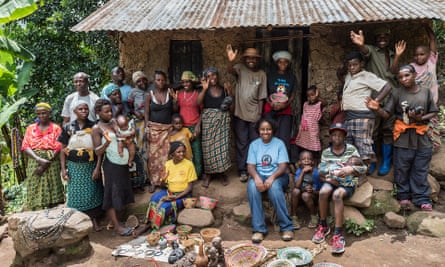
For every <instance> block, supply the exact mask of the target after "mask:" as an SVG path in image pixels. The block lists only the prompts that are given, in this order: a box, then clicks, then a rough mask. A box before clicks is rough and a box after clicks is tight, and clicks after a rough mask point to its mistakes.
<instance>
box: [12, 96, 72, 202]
mask: <svg viewBox="0 0 445 267" xmlns="http://www.w3.org/2000/svg"><path fill="white" fill-rule="evenodd" d="M35 112H36V115H37V122H36V123H33V124H31V125H29V126H28V127H27V128H26V132H25V136H24V137H23V142H22V147H21V150H22V151H23V152H24V153H25V154H26V155H27V156H28V157H29V160H28V166H27V168H26V177H27V181H26V190H27V199H26V202H25V210H39V209H45V208H51V207H53V206H55V205H57V204H59V203H63V202H64V201H65V194H64V192H63V185H62V180H61V179H60V163H59V152H60V150H61V149H62V144H61V143H60V142H58V141H57V138H58V137H59V135H60V133H61V132H62V129H61V128H60V126H59V125H57V124H55V123H53V122H52V121H51V119H50V118H51V106H50V105H49V104H47V103H38V104H37V105H36V106H35Z"/></svg>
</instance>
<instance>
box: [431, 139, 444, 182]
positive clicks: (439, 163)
mask: <svg viewBox="0 0 445 267" xmlns="http://www.w3.org/2000/svg"><path fill="white" fill-rule="evenodd" d="M444 158H445V146H443V145H442V146H440V147H439V150H438V151H437V153H434V154H433V158H432V159H431V163H430V173H431V174H432V175H433V176H434V177H435V178H436V179H437V180H438V181H445V164H443V159H444Z"/></svg>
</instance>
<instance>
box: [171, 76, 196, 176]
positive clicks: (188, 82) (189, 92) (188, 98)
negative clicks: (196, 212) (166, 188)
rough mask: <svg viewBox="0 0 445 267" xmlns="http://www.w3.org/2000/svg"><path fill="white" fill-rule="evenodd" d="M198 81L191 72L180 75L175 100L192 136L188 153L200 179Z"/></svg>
mask: <svg viewBox="0 0 445 267" xmlns="http://www.w3.org/2000/svg"><path fill="white" fill-rule="evenodd" d="M198 81H199V80H198V78H197V77H196V75H195V74H194V73H193V72H191V71H184V72H183V73H182V75H181V83H182V88H181V89H180V90H179V91H177V93H176V94H175V98H176V99H177V101H178V106H179V114H180V115H181V117H182V119H183V120H184V126H185V127H187V128H188V129H189V130H190V131H191V132H192V134H193V141H192V142H191V147H192V149H191V150H192V151H189V152H190V153H192V154H193V158H192V162H193V165H195V170H196V174H197V175H198V177H201V173H202V150H201V105H199V104H198V103H197V99H198V94H199V91H198V89H197V88H196V83H197V82H198ZM189 152H188V153H189Z"/></svg>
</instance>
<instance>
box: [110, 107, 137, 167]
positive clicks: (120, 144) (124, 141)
mask: <svg viewBox="0 0 445 267" xmlns="http://www.w3.org/2000/svg"><path fill="white" fill-rule="evenodd" d="M115 125H116V129H115V131H116V136H117V151H118V153H119V156H120V157H123V156H124V147H126V148H127V149H128V166H129V167H130V168H132V167H133V161H134V156H135V154H136V142H135V140H134V137H135V136H136V130H135V127H134V126H133V121H128V119H127V116H124V115H119V116H117V118H116V124H115Z"/></svg>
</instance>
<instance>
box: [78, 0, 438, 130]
mask: <svg viewBox="0 0 445 267" xmlns="http://www.w3.org/2000/svg"><path fill="white" fill-rule="evenodd" d="M430 19H441V20H445V1H443V0H399V1H387V0H372V1H369V0H211V1H210V0H168V1H165V0H137V1H135V0H111V1H109V2H107V3H106V4H104V5H103V6H102V7H101V8H100V9H99V10H97V11H95V12H94V13H93V14H91V15H90V16H88V17H87V18H85V19H84V20H83V21H81V22H80V23H79V24H77V25H75V26H74V27H73V28H72V30H73V31H108V32H110V33H111V34H116V35H117V36H118V38H119V51H120V65H121V66H122V67H123V68H124V69H125V71H126V72H127V74H131V73H132V72H134V71H136V70H143V71H144V72H145V73H147V75H149V76H150V75H151V73H153V71H154V70H164V71H166V72H167V73H168V75H169V78H170V81H171V82H177V81H179V79H180V75H181V73H182V71H183V70H192V71H194V72H195V73H197V74H200V73H201V71H202V70H203V69H204V68H206V67H209V66H214V67H217V68H218V69H219V70H220V73H221V75H222V77H221V80H223V81H226V80H231V79H232V77H230V76H229V75H228V74H227V72H226V70H225V69H226V65H227V57H226V53H225V47H226V44H229V43H230V44H232V45H233V46H234V47H235V48H238V49H239V50H243V49H244V48H246V47H257V48H259V49H260V50H261V53H262V55H263V58H262V67H263V68H264V69H265V70H266V71H267V70H269V69H271V68H273V67H274V64H273V61H272V58H271V55H272V53H273V52H275V51H277V50H281V49H286V50H289V51H290V52H292V54H293V57H294V58H293V62H292V69H293V71H294V73H295V74H296V76H297V77H298V79H299V81H300V83H301V88H303V89H305V88H307V87H308V86H309V85H312V84H315V85H316V86H317V87H319V88H320V89H321V95H322V97H323V98H324V99H325V100H327V102H328V103H333V102H334V101H335V100H336V91H337V90H339V89H340V88H341V84H340V82H339V80H338V79H337V76H336V70H337V68H339V67H341V66H342V65H343V58H344V56H345V55H346V54H347V53H348V52H350V51H352V50H354V49H357V48H356V47H354V45H353V44H352V43H351V40H350V38H349V32H350V31H351V30H354V31H358V30H359V29H361V30H363V32H364V33H365V38H366V42H367V43H373V42H374V38H373V31H374V30H375V29H376V28H377V27H381V26H387V27H389V28H390V29H391V34H392V43H394V42H395V41H397V40H402V39H403V40H406V41H407V43H408V45H407V50H406V51H407V52H406V53H405V54H404V58H402V62H409V60H410V59H411V58H412V55H413V50H414V47H415V46H417V45H419V44H422V43H425V44H426V42H427V38H426V37H427V36H426V33H425V31H424V29H423V28H422V26H421V21H422V20H430ZM127 77H131V75H128V76H127ZM129 82H131V81H129ZM301 92H304V90H301V91H300V96H299V97H298V99H297V101H296V103H295V105H294V106H295V110H294V112H295V121H296V122H297V121H298V118H299V111H300V110H299V107H300V103H302V101H304V98H305V94H301Z"/></svg>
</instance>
